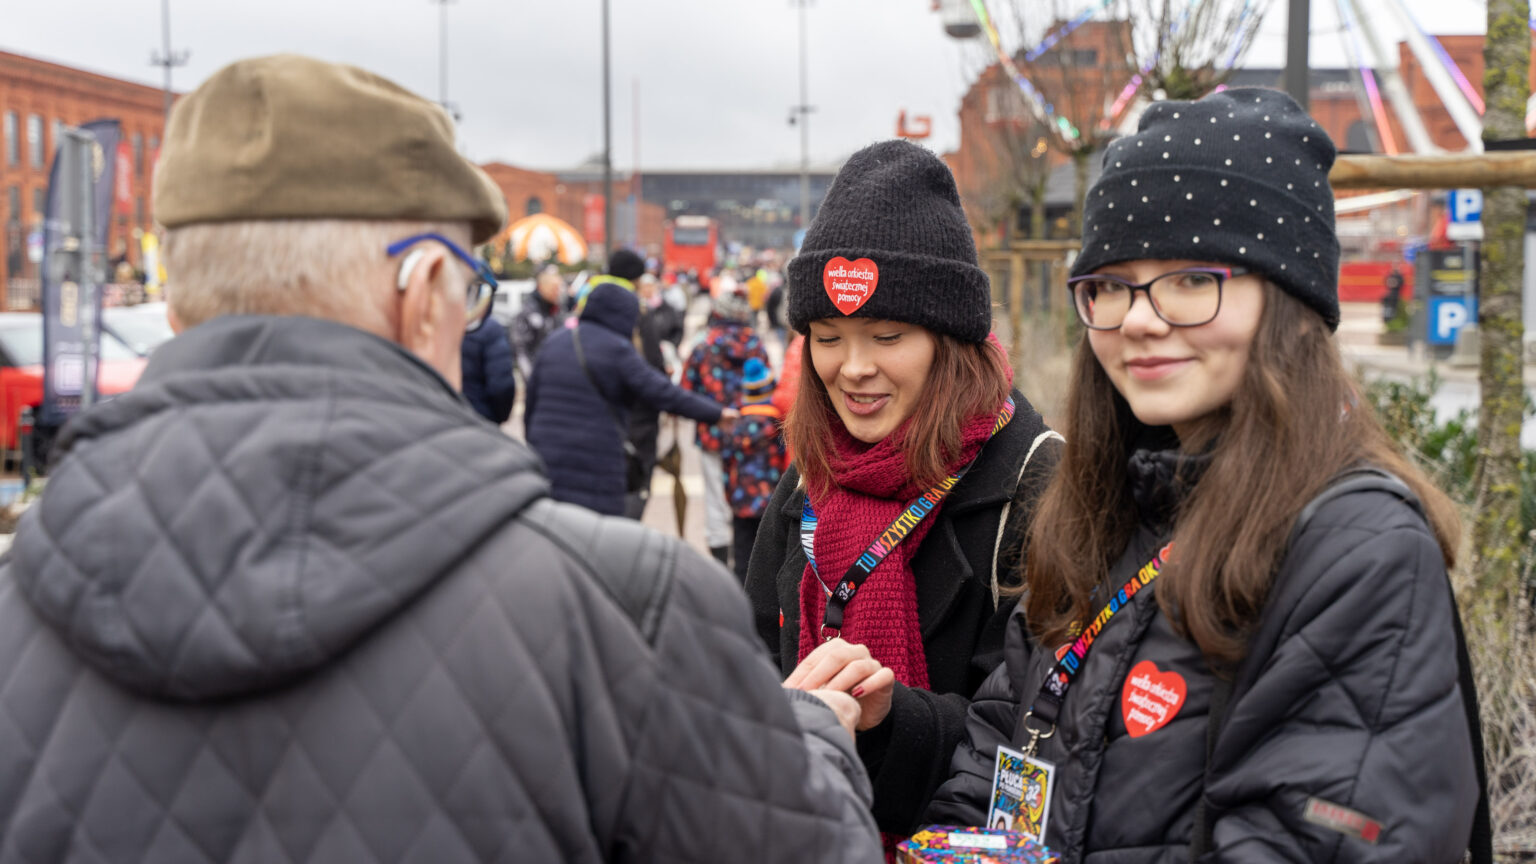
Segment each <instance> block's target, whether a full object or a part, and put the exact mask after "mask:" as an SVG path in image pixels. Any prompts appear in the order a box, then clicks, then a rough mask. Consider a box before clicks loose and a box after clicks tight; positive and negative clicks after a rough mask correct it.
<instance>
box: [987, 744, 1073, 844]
mask: <svg viewBox="0 0 1536 864" xmlns="http://www.w3.org/2000/svg"><path fill="white" fill-rule="evenodd" d="M1055 777H1056V767H1055V766H1054V765H1052V764H1051V763H1049V762H1046V761H1044V760H1042V759H1035V758H1033V757H1030V756H1025V755H1024V754H1023V753H1020V752H1018V751H1017V750H1010V749H1008V748H1007V747H1002V746H999V747H998V748H997V767H996V768H995V769H994V771H993V773H992V806H991V808H990V809H988V811H987V827H988V828H992V829H996V830H1001V831H1018V832H1020V833H1022V834H1028V835H1029V836H1030V837H1033V838H1034V839H1035V841H1036V842H1037V843H1044V842H1045V826H1046V824H1047V822H1048V821H1049V820H1050V815H1051V783H1052V781H1053V780H1054V779H1055Z"/></svg>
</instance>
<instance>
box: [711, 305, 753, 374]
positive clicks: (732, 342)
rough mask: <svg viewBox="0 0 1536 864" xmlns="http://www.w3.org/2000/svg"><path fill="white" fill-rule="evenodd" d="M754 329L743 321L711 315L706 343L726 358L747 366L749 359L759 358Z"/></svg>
mask: <svg viewBox="0 0 1536 864" xmlns="http://www.w3.org/2000/svg"><path fill="white" fill-rule="evenodd" d="M752 336H753V331H752V327H751V325H749V324H746V323H744V322H742V321H733V320H731V319H730V318H722V317H721V316H719V315H716V314H714V313H713V312H711V313H710V316H709V332H708V333H706V334H705V336H704V341H705V343H706V344H708V345H709V346H710V347H711V348H713V349H714V350H715V351H718V352H719V353H721V354H724V355H725V356H726V357H729V358H731V359H732V360H735V361H737V362H738V363H739V364H745V363H746V362H747V358H748V357H756V356H758V352H757V351H755V350H753V349H754V347H755V345H754V340H753V339H752V338H751V337H752Z"/></svg>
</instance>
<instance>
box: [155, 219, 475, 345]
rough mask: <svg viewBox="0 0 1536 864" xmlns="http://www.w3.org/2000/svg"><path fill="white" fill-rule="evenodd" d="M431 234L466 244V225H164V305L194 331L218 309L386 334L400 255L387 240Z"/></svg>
mask: <svg viewBox="0 0 1536 864" xmlns="http://www.w3.org/2000/svg"><path fill="white" fill-rule="evenodd" d="M426 232H437V233H441V234H445V235H447V236H448V237H450V238H452V239H453V240H455V241H464V242H467V241H468V239H469V230H468V226H467V225H460V224H455V225H447V224H440V223H430V222H405V221H398V220H381V221H369V220H353V219H345V220H344V219H271V220H260V221H241V222H206V223H200V224H195V225H185V226H182V227H179V228H172V229H169V230H167V231H166V235H165V243H164V253H163V254H164V259H165V269H166V274H167V277H168V281H167V296H168V300H169V302H170V307H171V311H172V312H173V313H174V314H175V316H176V318H177V320H179V321H180V322H181V324H182V325H183V326H186V327H192V326H195V325H197V324H201V323H202V322H204V321H207V320H209V319H211V318H216V317H218V316H220V315H304V316H308V317H313V318H325V319H329V320H332V321H340V322H342V323H344V324H350V325H352V326H354V327H358V328H360V329H363V330H367V331H369V332H371V333H377V334H379V335H385V334H387V333H389V332H390V331H391V330H392V329H393V326H394V323H393V312H392V308H393V307H392V303H391V300H392V299H393V294H392V291H389V290H387V288H390V287H392V283H393V274H394V268H395V267H396V266H398V261H397V260H395V259H391V258H389V257H388V256H386V255H385V253H384V249H385V247H387V246H388V245H389V244H390V243H392V242H394V241H396V240H400V239H402V238H404V237H409V236H411V235H413V234H422V233H426Z"/></svg>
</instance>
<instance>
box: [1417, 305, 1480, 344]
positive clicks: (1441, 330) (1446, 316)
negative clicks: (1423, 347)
mask: <svg viewBox="0 0 1536 864" xmlns="http://www.w3.org/2000/svg"><path fill="white" fill-rule="evenodd" d="M1476 316H1477V305H1476V301H1475V300H1473V301H1472V302H1471V303H1468V302H1467V299H1466V298H1462V297H1432V298H1430V301H1429V334H1428V339H1426V340H1425V341H1427V342H1429V344H1431V345H1453V344H1455V342H1456V331H1458V330H1460V329H1461V328H1462V327H1464V326H1466V325H1467V324H1469V323H1471V322H1472V321H1474V320H1476Z"/></svg>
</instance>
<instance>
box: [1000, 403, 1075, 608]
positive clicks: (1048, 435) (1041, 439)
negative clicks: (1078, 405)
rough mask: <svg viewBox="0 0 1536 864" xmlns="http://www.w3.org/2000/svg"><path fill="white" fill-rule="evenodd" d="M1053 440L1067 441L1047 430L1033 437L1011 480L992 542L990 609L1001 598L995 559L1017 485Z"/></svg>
mask: <svg viewBox="0 0 1536 864" xmlns="http://www.w3.org/2000/svg"><path fill="white" fill-rule="evenodd" d="M1053 438H1054V439H1055V440H1057V441H1059V442H1061V443H1063V444H1065V443H1066V442H1067V439H1065V438H1063V437H1061V433H1060V432H1056V431H1054V430H1051V429H1047V430H1045V431H1044V432H1041V433H1040V434H1039V435H1036V436H1035V441H1034V443H1033V444H1030V445H1029V452H1028V453H1025V454H1024V464H1022V465H1020V466H1019V476H1017V477H1015V478H1013V489H1012V490H1011V491H1010V493H1009V495H1008V500H1007V501H1005V502H1003V515H1002V517H1001V518H999V519H998V520H997V538H996V539H995V540H993V541H992V608H993V609H996V608H997V604H998V601H999V598H1000V597H1001V596H1002V585H1001V583H999V582H998V579H997V559H998V556H999V555H1000V554H1001V553H1002V551H1003V533H1004V532H1006V531H1007V530H1008V515H1009V514H1010V513H1011V512H1012V511H1013V498H1014V496H1015V495H1017V494H1018V491H1019V484H1020V483H1023V482H1024V472H1025V471H1027V470H1029V463H1030V460H1032V459H1034V458H1035V451H1036V450H1039V449H1040V445H1041V444H1044V443H1045V442H1046V441H1049V440H1051V439H1053Z"/></svg>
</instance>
